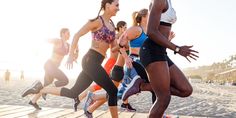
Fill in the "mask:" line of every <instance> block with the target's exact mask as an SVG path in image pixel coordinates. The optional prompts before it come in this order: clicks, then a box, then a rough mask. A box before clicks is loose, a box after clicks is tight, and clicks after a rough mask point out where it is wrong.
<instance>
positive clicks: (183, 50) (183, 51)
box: [178, 46, 198, 62]
mask: <svg viewBox="0 0 236 118" xmlns="http://www.w3.org/2000/svg"><path fill="white" fill-rule="evenodd" d="M192 47H193V46H181V47H179V48H180V50H179V52H178V53H179V54H180V55H181V56H183V57H185V58H186V59H187V60H188V61H189V62H191V61H190V59H189V57H190V58H192V59H194V60H197V59H196V58H198V55H196V53H198V51H195V50H192V49H191V48H192Z"/></svg>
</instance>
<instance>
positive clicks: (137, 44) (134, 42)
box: [129, 28, 147, 48]
mask: <svg viewBox="0 0 236 118" xmlns="http://www.w3.org/2000/svg"><path fill="white" fill-rule="evenodd" d="M146 39H147V35H146V34H145V32H144V31H143V28H142V33H141V34H140V35H139V37H137V38H135V39H133V40H131V41H130V42H129V44H130V47H131V48H138V47H141V46H142V45H143V42H144V41H145V40H146Z"/></svg>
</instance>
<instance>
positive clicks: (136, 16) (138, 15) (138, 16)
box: [132, 9, 148, 26]
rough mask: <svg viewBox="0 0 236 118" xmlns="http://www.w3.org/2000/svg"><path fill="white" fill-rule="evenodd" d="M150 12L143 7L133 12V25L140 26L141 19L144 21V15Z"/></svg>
mask: <svg viewBox="0 0 236 118" xmlns="http://www.w3.org/2000/svg"><path fill="white" fill-rule="evenodd" d="M147 14H148V9H141V10H140V11H138V12H137V11H135V12H133V14H132V18H133V26H138V25H140V23H141V21H142V17H145V16H147Z"/></svg>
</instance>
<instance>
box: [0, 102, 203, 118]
mask: <svg viewBox="0 0 236 118" xmlns="http://www.w3.org/2000/svg"><path fill="white" fill-rule="evenodd" d="M147 116H148V114H147V113H137V112H126V111H121V112H119V117H120V118H147ZM93 117H94V118H110V117H111V116H110V113H109V111H102V110H97V111H95V112H94V113H93ZM0 118H86V117H85V116H84V115H83V110H79V111H77V112H74V111H73V109H64V108H48V107H43V109H42V110H40V111H38V110H35V109H34V108H32V107H28V106H13V105H0ZM171 118H199V117H192V116H178V117H177V116H174V115H172V117H171ZM205 118H206V117H205Z"/></svg>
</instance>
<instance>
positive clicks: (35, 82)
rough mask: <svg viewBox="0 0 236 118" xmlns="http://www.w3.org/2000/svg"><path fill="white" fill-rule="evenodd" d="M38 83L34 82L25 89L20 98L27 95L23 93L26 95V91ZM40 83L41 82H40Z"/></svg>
mask: <svg viewBox="0 0 236 118" xmlns="http://www.w3.org/2000/svg"><path fill="white" fill-rule="evenodd" d="M38 82H40V81H39V80H36V81H35V82H34V83H33V84H32V85H31V86H29V87H27V88H26V89H25V90H24V91H23V93H22V97H25V96H27V95H24V93H26V91H28V90H29V89H32V88H33V87H34V86H35V85H36V84H37V83H38ZM40 83H41V82H40Z"/></svg>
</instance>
